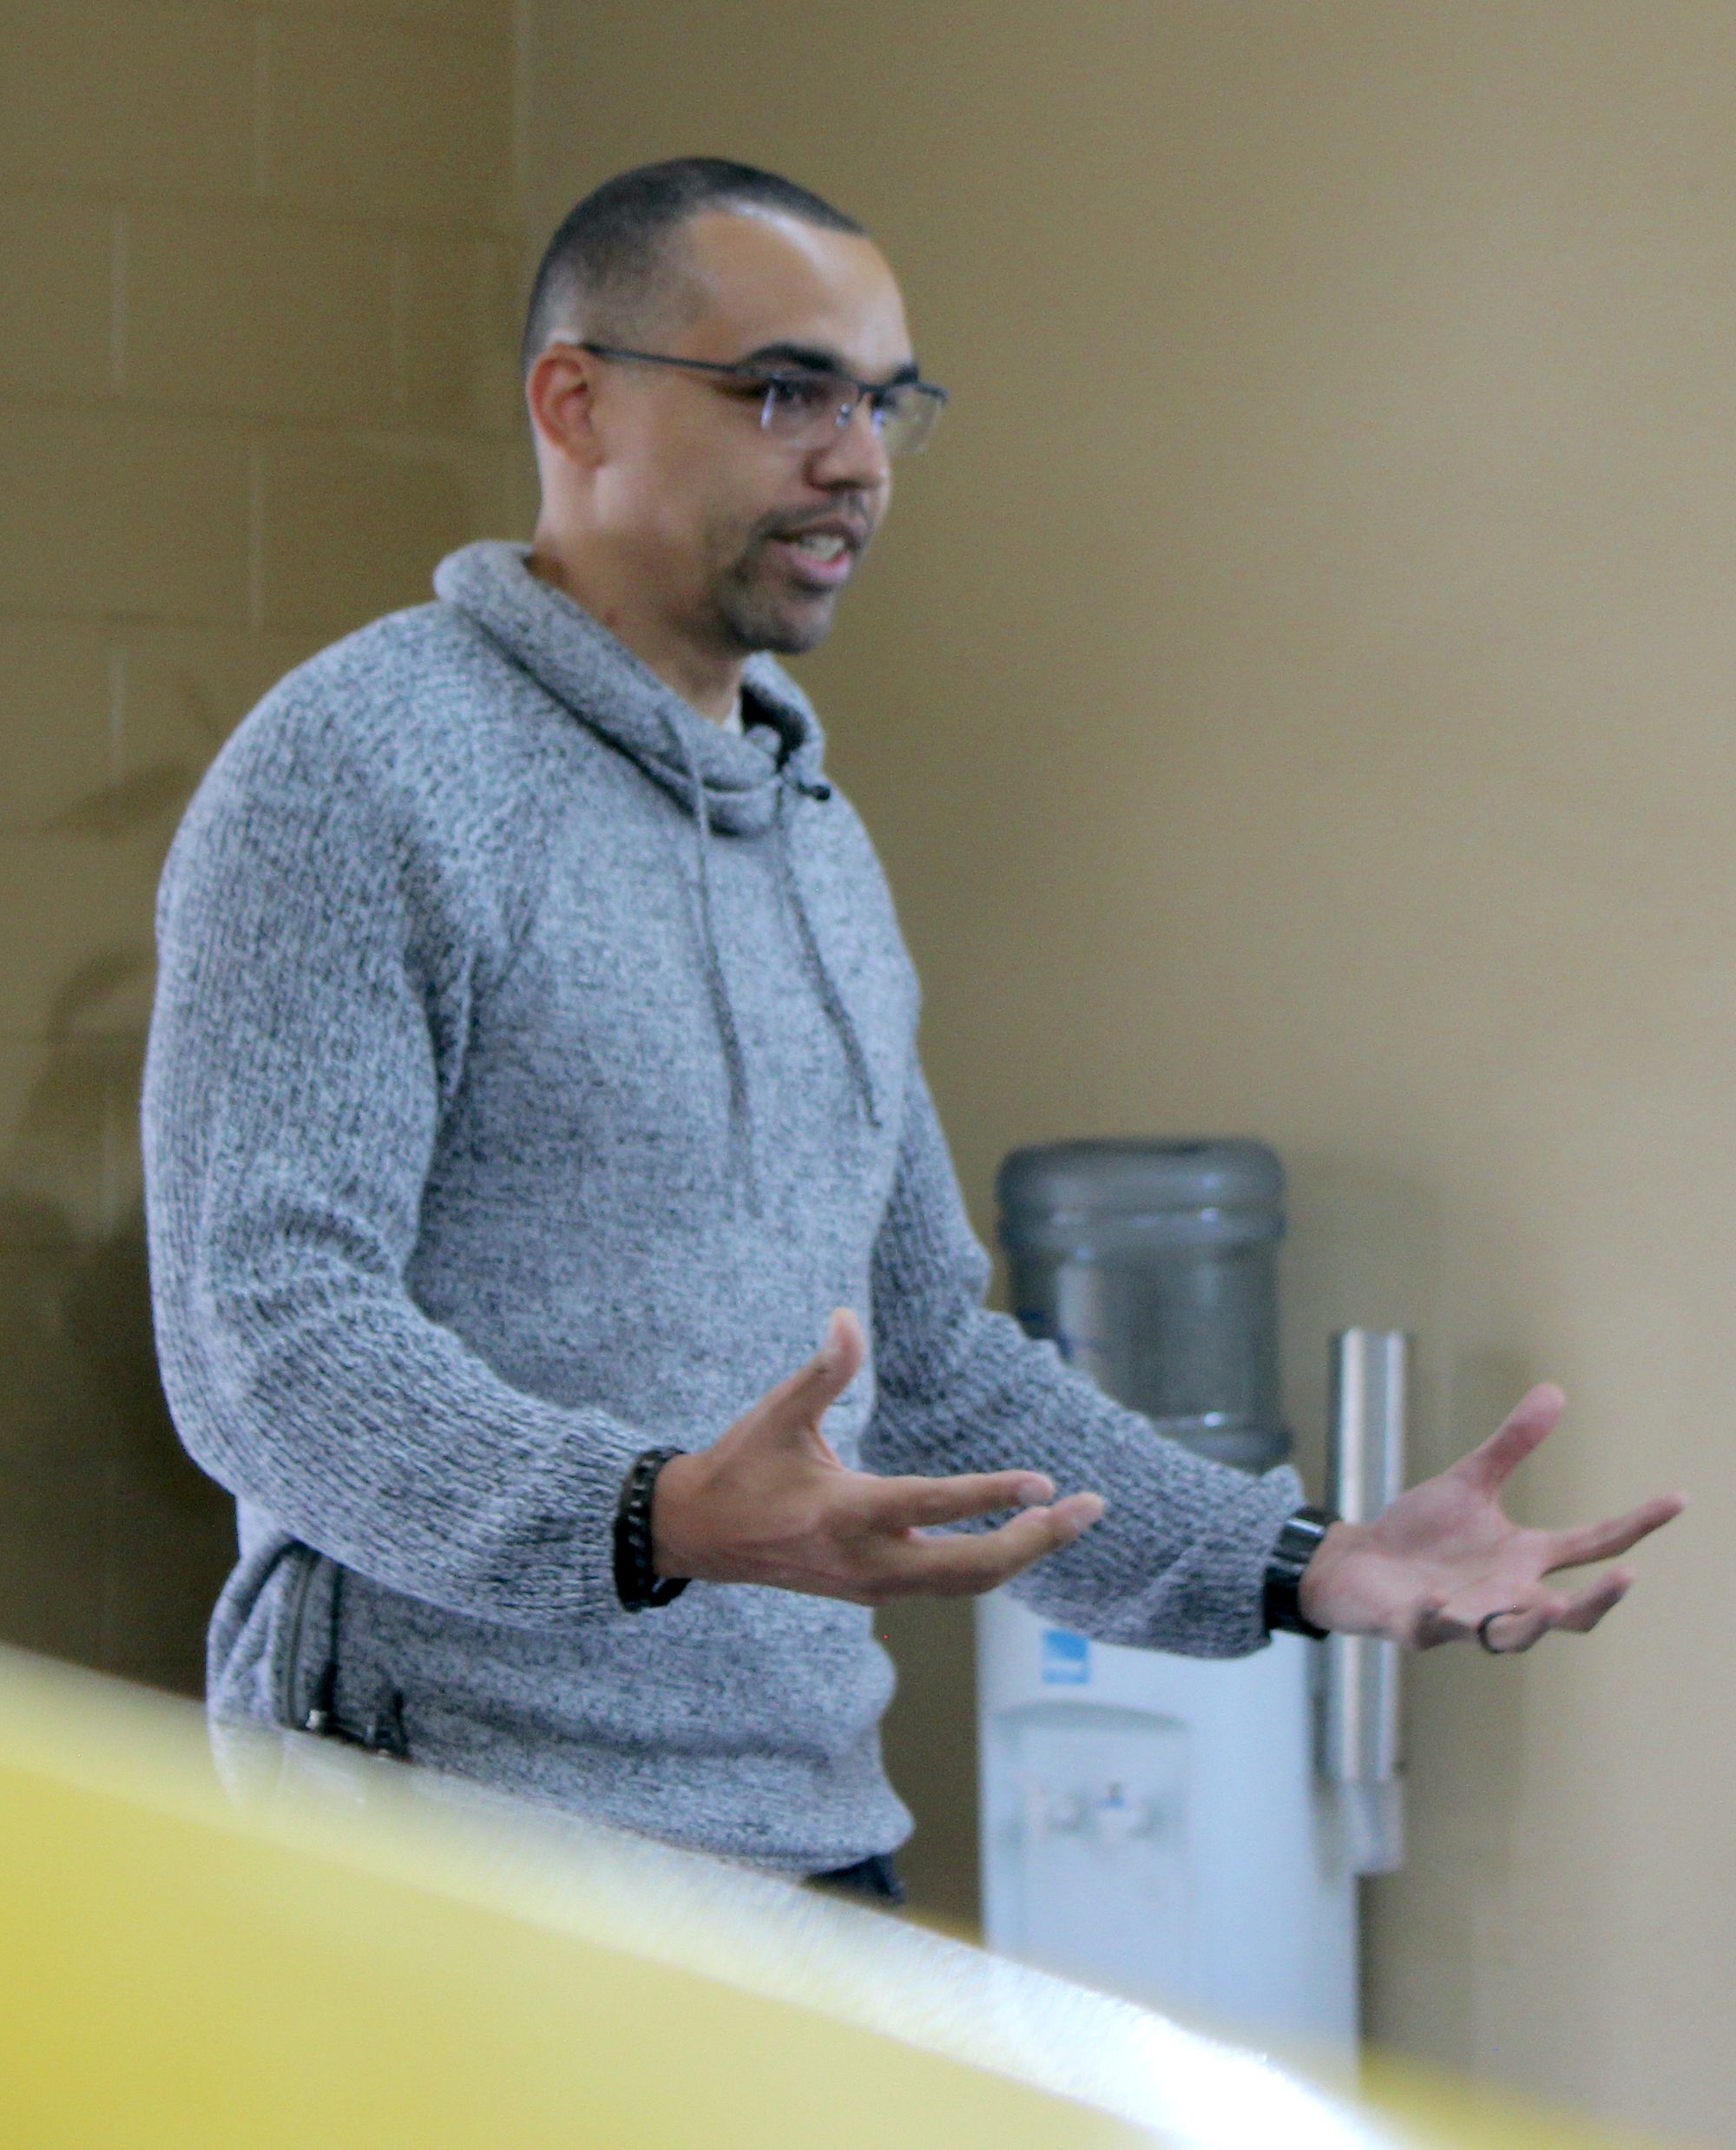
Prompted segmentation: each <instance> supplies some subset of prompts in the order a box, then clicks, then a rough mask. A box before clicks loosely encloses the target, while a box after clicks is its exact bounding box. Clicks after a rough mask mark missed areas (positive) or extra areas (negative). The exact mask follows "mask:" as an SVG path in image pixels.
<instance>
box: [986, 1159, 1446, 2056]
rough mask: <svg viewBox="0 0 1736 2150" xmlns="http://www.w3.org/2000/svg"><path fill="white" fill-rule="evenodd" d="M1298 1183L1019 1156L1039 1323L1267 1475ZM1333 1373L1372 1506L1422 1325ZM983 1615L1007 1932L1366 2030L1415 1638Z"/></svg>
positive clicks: (1008, 1210)
mask: <svg viewBox="0 0 1736 2150" xmlns="http://www.w3.org/2000/svg"><path fill="white" fill-rule="evenodd" d="M999 1193H1000V1202H1001V1239H1002V1243H1003V1246H1004V1247H1005V1249H1006V1253H1007V1257H1008V1262H1009V1271H1010V1276H1011V1281H1012V1289H1013V1300H1014V1305H1015V1307H1016V1311H1017V1313H1018V1317H1019V1319H1020V1321H1021V1322H1022V1323H1023V1325H1024V1326H1025V1328H1026V1329H1027V1330H1028V1331H1030V1332H1031V1333H1032V1334H1033V1335H1036V1336H1042V1337H1047V1338H1051V1339H1052V1340H1053V1341H1054V1343H1055V1345H1056V1346H1057V1348H1058V1349H1059V1350H1060V1351H1061V1352H1062V1356H1063V1357H1064V1358H1067V1359H1068V1360H1069V1362H1070V1363H1071V1364H1074V1365H1075V1366H1077V1367H1079V1368H1080V1369H1081V1371H1083V1372H1085V1373H1087V1374H1088V1375H1089V1376H1090V1377H1092V1378H1093V1379H1094V1380H1095V1381H1096V1382H1097V1383H1098V1384H1100V1385H1101V1387H1102V1388H1103V1389H1105V1390H1106V1391H1108V1394H1110V1395H1111V1396H1113V1397H1115V1398H1116V1399H1117V1400H1118V1401H1119V1402H1121V1403H1123V1404H1128V1405H1129V1406H1130V1407H1131V1408H1132V1409H1133V1410H1136V1411H1139V1412H1141V1413H1142V1414H1143V1415H1144V1416H1145V1417H1147V1418H1148V1419H1149V1420H1150V1421H1151V1423H1152V1437H1153V1438H1154V1439H1156V1438H1158V1437H1167V1438H1168V1439H1171V1440H1176V1441H1181V1442H1183V1443H1186V1444H1187V1446H1188V1447H1190V1448H1193V1449H1195V1450H1199V1451H1200V1453H1201V1454H1203V1455H1207V1456H1213V1457H1214V1458H1215V1459H1217V1460H1218V1461H1220V1462H1221V1463H1228V1464H1231V1465H1233V1466H1234V1467H1235V1468H1237V1469H1244V1470H1248V1471H1261V1470H1266V1469H1270V1468H1271V1467H1272V1465H1273V1464H1275V1463H1281V1462H1283V1461H1284V1460H1285V1458H1286V1456H1287V1455H1288V1454H1289V1451H1290V1446H1291V1443H1290V1437H1289V1436H1288V1434H1287V1433H1286V1431H1285V1430H1284V1425H1283V1420H1282V1414H1281V1410H1280V1407H1279V1389H1278V1355H1277V1341H1278V1301H1277V1274H1276V1253H1277V1247H1278V1242H1279V1239H1280V1238H1281V1237H1282V1235H1283V1231H1284V1213H1283V1193H1284V1179H1283V1171H1282V1167H1280V1165H1279V1160H1278V1159H1277V1158H1276V1157H1275V1156H1274V1155H1273V1154H1272V1152H1271V1151H1270V1150H1269V1149H1267V1148H1266V1147H1264V1146H1263V1145H1262V1144H1260V1143H1258V1142H1251V1141H1213V1142H1158V1141H1082V1142H1066V1143H1058V1144H1053V1145H1049V1146H1047V1147H1042V1148H1037V1149H1027V1150H1019V1151H1016V1152H1015V1154H1013V1155H1012V1156H1011V1157H1009V1159H1008V1160H1007V1161H1006V1163H1005V1165H1004V1166H1003V1168H1002V1172H1001V1176H1000V1183H999ZM1405 1372H1406V1369H1405V1339H1404V1337H1403V1336H1400V1335H1397V1334H1393V1333H1386V1332H1376V1331H1370V1330H1361V1329H1353V1330H1349V1331H1345V1333H1344V1334H1342V1335H1341V1336H1338V1337H1336V1338H1334V1339H1333V1340H1332V1407H1331V1416H1332V1423H1331V1427H1330V1429H1329V1431H1330V1442H1329V1449H1330V1453H1329V1461H1328V1469H1329V1476H1330V1479H1331V1483H1330V1484H1329V1486H1328V1488H1327V1489H1326V1498H1327V1500H1328V1502H1329V1503H1330V1504H1331V1505H1332V1507H1333V1508H1335V1509H1337V1510H1338V1512H1339V1513H1340V1514H1342V1515H1344V1516H1347V1517H1349V1518H1350V1519H1351V1520H1352V1521H1357V1520H1360V1519H1362V1518H1364V1517H1365V1516H1371V1515H1374V1514H1377V1513H1378V1511H1379V1509H1381V1508H1383V1507H1384V1505H1385V1504H1386V1502H1388V1501H1389V1500H1390V1499H1391V1498H1392V1496H1393V1495H1394V1494H1395V1493H1396V1492H1397V1489H1398V1487H1399V1485H1400V1483H1401V1482H1402V1472H1403V1463H1404V1398H1405ZM1103 1490H1104V1491H1105V1492H1106V1493H1107V1494H1108V1496H1109V1497H1110V1499H1111V1500H1112V1501H1113V1499H1114V1497H1115V1487H1114V1486H1113V1485H1108V1486H1105V1487H1104V1488H1103ZM977 1617H978V1627H977V1674H978V1677H977V1690H978V1714H979V1738H980V1744H981V1761H982V1769H981V1782H982V1843H983V1920H984V1934H985V1938H986V1940H987V1942H988V1943H989V1946H990V1948H991V1949H996V1950H998V1951H1000V1952H1001V1953H1003V1954H1004V1955H1007V1956H1015V1957H1017V1958H1019V1959H1020V1960H1022V1961H1023V1962H1026V1963H1034V1964H1037V1965H1040V1966H1041V1967H1042V1968H1043V1969H1049V1970H1055V1971H1059V1972H1062V1973H1063V1974H1065V1975H1066V1976H1069V1977H1072V1978H1075V1979H1078V1980H1080V1981H1082V1982H1084V1983H1086V1984H1088V1985H1093V1986H1097V1987H1100V1988H1102V1989H1106V1990H1108V1991H1110V1992H1114V1993H1121V1994H1125V1995H1128V1997H1129V1998H1130V1999H1133V2000H1137V2001H1141V2002H1146V2003H1147V2004H1148V2005H1152V2006H1155V2007H1158V2008H1162V2009H1173V2010H1175V2011H1176V2012H1178V2013H1180V2014H1181V2015H1185V2016H1188V2017H1191V2018H1193V2020H1196V2021H1199V2022H1204V2023H1207V2024H1208V2025H1216V2026H1218V2027H1220V2028H1224V2029H1226V2030H1228V2031H1233V2032H1235V2033H1237V2034H1240V2035H1245V2036H1252V2037H1256V2038H1261V2039H1266V2040H1269V2041H1278V2042H1292V2043H1296V2044H1305V2045H1308V2046H1312V2047H1313V2048H1316V2049H1318V2048H1323V2047H1333V2046H1336V2047H1341V2048H1349V2047H1351V2046H1352V2045H1353V2044H1354V2042H1355V2041H1356V2038H1357V2035H1358V2009H1357V1988H1358V1978H1357V1883H1358V1877H1359V1876H1360V1875H1363V1874H1366V1873H1375V1872H1381V1871H1387V1870H1389V1869H1391V1868H1392V1867H1394V1866H1397V1864H1399V1862H1400V1859H1401V1857H1402V1848H1403V1838H1402V1813H1401V1809H1400V1805H1399V1799H1400V1787H1399V1774H1398V1751H1397V1665H1396V1663H1395V1661H1394V1660H1395V1655H1396V1654H1395V1652H1394V1651H1393V1649H1392V1647H1391V1645H1390V1644H1385V1643H1372V1642H1367V1641H1363V1640H1348V1639H1345V1638H1343V1637H1334V1638H1333V1639H1332V1640H1331V1641H1329V1642H1326V1643H1324V1644H1321V1643H1315V1642H1310V1641H1306V1640H1303V1639H1302V1638H1301V1637H1299V1636H1295V1635H1279V1636H1276V1637H1274V1639H1273V1640H1272V1643H1271V1645H1270V1647H1267V1648H1266V1649H1264V1650H1261V1651H1259V1653H1258V1654H1255V1655H1254V1656H1253V1657H1249V1658H1244V1659H1238V1660H1230V1661H1217V1660H1201V1659H1189V1658H1180V1657H1171V1656H1167V1655H1164V1654H1161V1653H1159V1652H1156V1651H1151V1650H1134V1649H1123V1648H1118V1647H1112V1646H1109V1645H1106V1644H1102V1643H1099V1642H1095V1641H1093V1640H1090V1639H1089V1638H1088V1637H1087V1636H1084V1635H1080V1634H1072V1633H1069V1631H1067V1630H1066V1629H1063V1628H1059V1627H1055V1626H1053V1625H1052V1624H1050V1623H1049V1622H1048V1621H1043V1620H1042V1619H1040V1618H1038V1617H1037V1616H1036V1614H1032V1613H1031V1612H1029V1611H1028V1610H1027V1609H1026V1608H1024V1607H1023V1606H1022V1605H1020V1604H1018V1603H1016V1601H1014V1600H1013V1599H1012V1598H1011V1597H1009V1595H1008V1594H1006V1593H1005V1592H1004V1591H1002V1592H997V1593H996V1594H995V1595H993V1596H992V1597H989V1598H986V1599H984V1600H983V1601H981V1603H980V1605H979V1607H978V1614H977Z"/></svg>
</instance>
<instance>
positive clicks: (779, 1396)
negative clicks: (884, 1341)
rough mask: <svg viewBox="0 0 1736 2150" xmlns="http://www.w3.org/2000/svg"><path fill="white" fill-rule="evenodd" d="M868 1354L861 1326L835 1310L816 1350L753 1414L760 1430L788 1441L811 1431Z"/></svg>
mask: <svg viewBox="0 0 1736 2150" xmlns="http://www.w3.org/2000/svg"><path fill="white" fill-rule="evenodd" d="M867 1355H868V1346H867V1343H866V1341H865V1338H864V1337H863V1334H862V1325H861V1323H860V1322H859V1321H858V1320H857V1318H856V1317H855V1315H854V1314H852V1312H851V1311H850V1309H849V1308H848V1307H847V1306H839V1307H836V1308H834V1309H833V1311H832V1317H831V1318H830V1320H829V1321H828V1322H827V1323H826V1325H825V1340H824V1342H823V1343H822V1344H821V1345H820V1347H819V1351H816V1352H815V1353H814V1355H813V1357H812V1358H811V1359H810V1360H809V1361H808V1363H807V1364H806V1366H804V1367H802V1368H800V1369H799V1371H797V1372H795V1373H792V1375H791V1376H790V1377H789V1379H788V1380H787V1381H780V1382H779V1384H778V1385H777V1387H776V1388H775V1389H773V1390H772V1391H770V1392H769V1393H768V1394H767V1395H766V1397H765V1398H764V1400H763V1401H762V1402H761V1404H760V1405H759V1410H757V1411H755V1412H754V1414H753V1416H754V1417H755V1419H756V1420H757V1421H758V1422H759V1431H761V1432H762V1433H769V1434H773V1435H781V1436H784V1437H788V1438H791V1439H794V1438H796V1437H799V1436H800V1435H802V1434H804V1433H806V1432H809V1431H811V1430H812V1429H813V1428H814V1427H815V1426H816V1425H817V1424H818V1423H819V1419H820V1417H821V1414H822V1413H823V1412H825V1411H826V1410H829V1409H830V1408H831V1406H832V1404H835V1403H836V1402H837V1401H838V1397H840V1396H842V1395H843V1393H844V1391H845V1390H846V1389H847V1388H848V1387H849V1386H850V1384H851V1383H852V1381H853V1380H855V1378H856V1377H857V1375H858V1373H859V1372H860V1371H861V1369H862V1362H863V1360H864V1359H865V1358H866V1357H867Z"/></svg>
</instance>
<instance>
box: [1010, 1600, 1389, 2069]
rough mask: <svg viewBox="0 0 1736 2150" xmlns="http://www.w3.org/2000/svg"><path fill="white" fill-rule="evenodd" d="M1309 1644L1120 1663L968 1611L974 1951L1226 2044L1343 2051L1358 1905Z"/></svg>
mask: <svg viewBox="0 0 1736 2150" xmlns="http://www.w3.org/2000/svg"><path fill="white" fill-rule="evenodd" d="M1320 1660H1321V1653H1320V1651H1319V1649H1318V1647H1317V1646H1316V1645H1313V1644H1312V1643H1308V1642H1305V1641H1304V1640H1301V1639H1300V1638H1299V1637H1298V1636H1294V1635H1285V1634H1280V1635H1278V1636H1276V1637H1274V1638H1273V1640H1272V1643H1271V1644H1270V1646H1269V1647H1266V1649H1264V1650H1261V1651H1259V1652H1258V1653H1257V1654H1255V1655H1253V1656H1252V1657H1248V1658H1241V1659H1236V1660H1230V1661H1223V1660H1203V1659H1196V1658H1182V1657H1167V1656H1163V1655H1161V1654H1158V1653H1157V1652H1155V1651H1150V1650H1128V1649H1118V1648H1114V1647H1110V1646H1108V1645H1107V1644H1104V1643H1099V1642H1092V1641H1088V1640H1086V1639H1085V1638H1084V1637H1083V1636H1080V1635H1075V1634H1069V1633H1068V1632H1067V1631H1066V1630H1064V1629H1062V1628H1057V1627H1054V1626H1052V1625H1051V1624H1050V1623H1049V1622H1048V1621H1043V1620H1041V1619H1039V1618H1037V1617H1036V1615H1035V1614H1031V1613H1029V1612H1028V1611H1026V1610H1025V1608H1023V1606H1020V1605H1016V1604H1015V1603H1014V1602H1013V1601H1012V1600H1011V1599H1010V1598H1009V1597H1008V1596H1007V1595H1006V1594H1004V1593H996V1594H995V1595H993V1596H990V1597H988V1598H984V1599H983V1600H981V1601H979V1604H978V1608H977V1695H978V1702H977V1706H978V1711H979V1715H980V1726H979V1729H980V1751H981V1757H982V1842H983V1924H984V1938H985V1940H986V1941H987V1943H988V1944H989V1946H990V1948H991V1949H996V1950H997V1951H999V1952H1000V1953H1002V1954H1003V1955H1006V1956H1013V1957H1016V1958H1017V1959H1018V1960H1019V1961H1020V1962H1023V1963H1031V1964H1035V1965H1037V1966H1040V1967H1041V1968H1042V1969H1046V1970H1052V1971H1056V1972H1059V1973H1062V1974H1063V1975H1065V1976H1068V1977H1070V1978H1074V1979H1076V1980H1078V1981H1080V1982H1082V1983H1083V1984H1087V1985H1091V1986H1095V1987H1098V1988H1100V1989H1103V1990H1106V1991H1108V1992H1112V1993H1119V1994H1122V1995H1126V1996H1127V1997H1128V1999H1129V2000H1133V2001H1138V2002H1143V2003H1145V2004H1146V2005H1147V2006H1153V2007H1157V2008H1161V2009H1167V2010H1172V2011H1174V2012H1175V2013H1177V2014H1180V2015H1183V2016H1186V2017H1188V2018H1191V2019H1192V2020H1193V2021H1195V2022H1199V2023H1200V2024H1201V2025H1203V2026H1204V2027H1206V2028H1214V2027H1215V2028H1220V2029H1222V2030H1224V2031H1226V2032H1233V2033H1234V2034H1236V2035H1240V2036H1242V2037H1253V2038H1257V2039H1270V2040H1276V2041H1280V2042H1286V2043H1290V2044H1297V2045H1308V2046H1312V2047H1314V2048H1321V2047H1344V2048H1349V2047H1351V2046H1352V2045H1353V2044H1354V2042H1355V2041H1356V2037H1357V2031H1358V2008H1357V1884H1356V1876H1355V1873H1354V1872H1353V1871H1351V1859H1350V1855H1349V1852H1348V1849H1347V1847H1346V1845H1345V1842H1344V1829H1343V1826H1342V1822H1341V1819H1340V1803H1339V1801H1338V1799H1337V1798H1335V1796H1334V1794H1333V1792H1332V1787H1331V1786H1330V1785H1327V1784H1325V1782H1324V1781H1323V1780H1322V1779H1321V1778H1320V1776H1319V1773H1318V1767H1317V1761H1316V1757H1317V1753H1318V1739H1317V1734H1316V1695H1315V1686H1316V1682H1317V1680H1318V1675H1319V1670H1320Z"/></svg>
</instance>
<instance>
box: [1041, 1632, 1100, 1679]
mask: <svg viewBox="0 0 1736 2150" xmlns="http://www.w3.org/2000/svg"><path fill="white" fill-rule="evenodd" d="M1090 1678H1091V1645H1090V1644H1089V1643H1088V1641H1087V1640H1086V1639H1085V1637H1084V1636H1083V1635H1074V1634H1069V1633H1068V1632H1067V1630H1066V1628H1065V1627H1045V1628H1044V1629H1043V1631H1042V1684H1043V1685H1044V1686H1046V1687H1082V1686H1086V1685H1087V1684H1088V1681H1089V1680H1090Z"/></svg>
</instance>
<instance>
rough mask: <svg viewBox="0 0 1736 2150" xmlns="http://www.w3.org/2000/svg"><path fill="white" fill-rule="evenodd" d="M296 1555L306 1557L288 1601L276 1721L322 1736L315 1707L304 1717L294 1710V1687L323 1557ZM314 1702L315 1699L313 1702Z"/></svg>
mask: <svg viewBox="0 0 1736 2150" xmlns="http://www.w3.org/2000/svg"><path fill="white" fill-rule="evenodd" d="M298 1550H299V1551H300V1552H301V1553H303V1554H304V1555H306V1559H305V1562H304V1563H303V1566H302V1569H301V1573H300V1574H299V1575H298V1576H297V1577H296V1579H295V1582H294V1585H293V1594H292V1595H291V1598H290V1601H289V1633H288V1636H287V1640H286V1644H285V1648H284V1656H283V1673H282V1677H281V1681H280V1684H279V1690H278V1719H279V1723H281V1724H284V1725H286V1726H289V1727H290V1728H291V1729H292V1730H293V1731H295V1732H322V1731H324V1729H325V1726H324V1724H323V1723H321V1724H318V1725H316V1724H315V1723H314V1722H313V1719H314V1718H315V1717H317V1716H321V1715H322V1714H323V1713H322V1712H320V1711H319V1709H318V1708H317V1707H316V1708H311V1709H309V1710H307V1711H306V1713H299V1712H298V1710H297V1708H296V1687H297V1686H298V1684H299V1678H300V1673H301V1650H302V1643H303V1641H304V1639H305V1637H306V1629H307V1603H308V1600H309V1599H310V1598H311V1597H312V1594H313V1582H314V1578H315V1577H316V1576H317V1575H319V1570H320V1569H321V1568H323V1567H324V1566H325V1559H324V1556H323V1555H320V1554H318V1553H316V1552H314V1551H313V1549H312V1547H311V1546H301V1547H299V1548H298ZM316 1700H317V1698H316Z"/></svg>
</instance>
